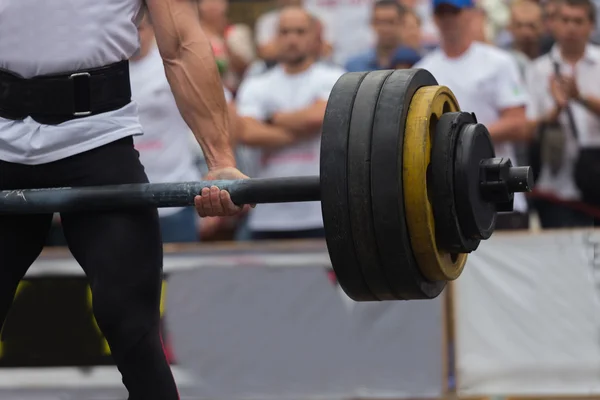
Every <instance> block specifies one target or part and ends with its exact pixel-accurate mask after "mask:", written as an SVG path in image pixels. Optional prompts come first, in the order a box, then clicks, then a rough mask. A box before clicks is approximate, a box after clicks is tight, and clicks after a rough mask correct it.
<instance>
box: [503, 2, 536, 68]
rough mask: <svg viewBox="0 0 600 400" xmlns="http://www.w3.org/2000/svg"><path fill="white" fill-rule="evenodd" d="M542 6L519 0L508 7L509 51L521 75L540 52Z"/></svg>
mask: <svg viewBox="0 0 600 400" xmlns="http://www.w3.org/2000/svg"><path fill="white" fill-rule="evenodd" d="M542 17H543V16H542V8H541V7H540V5H539V4H538V3H536V2H534V1H531V0H520V1H517V2H516V3H513V5H512V6H511V9H510V23H509V26H508V29H509V32H510V33H511V36H512V45H511V49H510V52H511V53H512V54H513V56H514V57H515V60H516V61H517V64H518V65H519V70H520V71H521V75H522V76H525V71H526V69H527V68H528V66H529V64H530V63H531V61H532V60H535V59H536V58H538V57H539V56H540V55H541V54H542V48H541V40H542V36H543V34H544V21H543V19H542Z"/></svg>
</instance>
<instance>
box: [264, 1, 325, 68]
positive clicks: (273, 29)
mask: <svg viewBox="0 0 600 400" xmlns="http://www.w3.org/2000/svg"><path fill="white" fill-rule="evenodd" d="M301 5H302V0H278V1H277V8H276V9H275V10H272V11H269V12H267V13H265V14H263V15H261V16H260V17H258V19H257V20H256V24H255V28H254V30H255V40H256V45H257V47H258V54H259V56H260V58H261V59H262V60H264V62H266V63H267V66H268V67H271V66H273V65H274V64H276V63H277V28H278V24H279V15H280V13H281V10H282V9H283V8H285V7H287V6H301ZM315 15H318V14H316V13H315ZM313 18H314V19H315V20H316V22H318V24H319V30H320V32H319V36H320V37H321V40H322V42H323V43H322V46H323V49H322V50H323V53H322V55H324V56H329V54H328V53H331V49H332V46H331V41H330V38H329V36H328V35H330V34H331V26H329V24H327V26H324V23H323V21H322V19H323V18H324V17H323V16H319V18H317V17H314V16H313Z"/></svg>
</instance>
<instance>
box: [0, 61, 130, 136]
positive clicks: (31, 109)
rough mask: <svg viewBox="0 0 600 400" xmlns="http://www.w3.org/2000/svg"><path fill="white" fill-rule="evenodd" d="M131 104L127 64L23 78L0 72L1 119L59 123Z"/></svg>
mask: <svg viewBox="0 0 600 400" xmlns="http://www.w3.org/2000/svg"><path fill="white" fill-rule="evenodd" d="M130 102H131V84H130V81H129V62H128V61H121V62H118V63H115V64H111V65H108V66H106V67H101V68H94V69H89V70H82V71H75V72H70V73H62V74H52V75H41V76H36V77H33V78H30V79H25V78H23V77H21V76H19V75H17V74H15V73H13V72H10V71H6V70H2V69H0V117H3V118H7V119H12V120H22V119H24V118H26V117H28V116H30V117H32V118H33V119H34V120H36V121H37V122H39V123H43V124H59V123H62V122H65V121H68V120H72V119H76V118H83V117H86V116H89V115H94V114H99V113H103V112H107V111H112V110H116V109H119V108H121V107H123V106H125V105H127V104H128V103H130Z"/></svg>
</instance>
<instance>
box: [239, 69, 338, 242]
mask: <svg viewBox="0 0 600 400" xmlns="http://www.w3.org/2000/svg"><path fill="white" fill-rule="evenodd" d="M343 73H344V71H343V70H341V69H339V68H336V67H332V66H329V65H326V64H322V63H316V64H313V65H312V66H311V67H310V68H309V69H307V70H306V71H304V72H302V73H299V74H293V75H290V74H287V73H286V72H285V71H284V70H283V68H282V67H280V66H275V67H273V68H272V69H271V70H269V71H268V72H265V73H264V74H262V75H258V76H254V77H251V78H248V79H247V80H246V81H245V82H244V83H242V86H241V87H240V89H239V91H238V94H237V109H238V113H239V115H241V116H246V117H252V118H255V119H257V120H260V121H264V120H266V119H267V118H268V117H269V116H270V115H271V114H272V113H274V112H290V111H296V110H301V109H303V108H306V107H308V106H310V105H311V104H312V103H314V102H315V101H317V100H328V99H329V93H330V92H331V89H332V88H333V85H334V84H335V83H336V82H337V80H338V79H339V78H340V76H341V75H342V74H343ZM320 145H321V137H320V132H315V136H314V137H311V138H309V139H307V140H304V141H301V142H297V143H295V144H293V145H290V146H287V147H284V148H281V149H278V150H273V151H268V152H267V151H263V152H262V157H261V163H260V166H259V167H258V171H257V174H256V176H257V177H259V178H275V177H287V176H306V175H318V174H319V154H320ZM248 223H249V226H250V229H252V230H253V231H271V230H276V231H284V230H285V231H292V230H303V229H315V228H321V227H323V217H322V215H321V204H320V202H304V203H287V204H260V205H258V206H257V207H256V208H255V209H253V210H252V211H251V212H250V215H249V222H248Z"/></svg>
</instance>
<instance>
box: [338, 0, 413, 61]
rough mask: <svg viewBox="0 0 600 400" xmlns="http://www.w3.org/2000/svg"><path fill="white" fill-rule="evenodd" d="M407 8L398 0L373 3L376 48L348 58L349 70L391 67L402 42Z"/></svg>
mask: <svg viewBox="0 0 600 400" xmlns="http://www.w3.org/2000/svg"><path fill="white" fill-rule="evenodd" d="M404 14H405V10H404V7H402V6H401V5H400V4H399V3H398V2H396V0H378V1H377V2H375V4H374V5H373V13H372V15H371V27H372V28H373V31H375V36H376V43H375V48H373V49H370V50H368V51H367V52H364V53H362V54H358V55H356V56H354V57H352V58H350V59H349V60H348V62H347V63H346V65H345V68H346V70H347V71H348V72H358V71H375V70H380V69H390V68H393V66H392V57H393V55H394V51H395V50H396V48H397V47H398V46H399V45H400V42H401V29H402V22H403V20H404Z"/></svg>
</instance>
